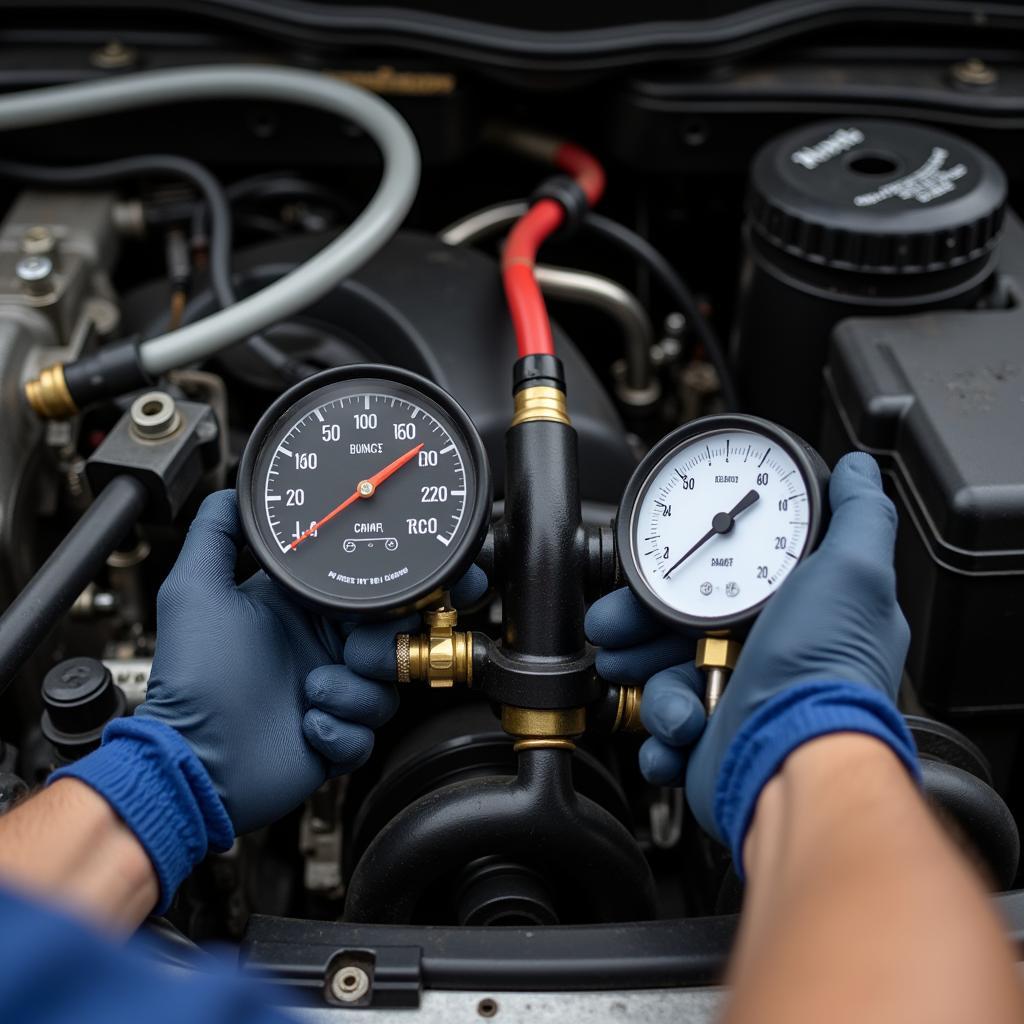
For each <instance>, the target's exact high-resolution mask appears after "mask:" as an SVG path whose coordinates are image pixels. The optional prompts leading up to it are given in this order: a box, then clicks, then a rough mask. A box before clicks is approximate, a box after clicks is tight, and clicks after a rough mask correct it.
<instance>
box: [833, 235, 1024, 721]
mask: <svg viewBox="0 0 1024 1024" xmlns="http://www.w3.org/2000/svg"><path fill="white" fill-rule="evenodd" d="M1000 262H1001V271H1002V273H1003V274H1004V275H1005V281H1004V282H1003V284H1004V286H1005V287H1006V288H1007V289H1008V290H1009V292H1010V294H1011V296H1012V297H1013V303H1012V305H1011V307H1010V308H1007V309H998V310H973V311H952V310H950V311H941V312H939V311H936V312H932V313H924V314H920V315H917V316H907V317H892V318H890V317H874V318H871V319H850V320H845V321H843V322H842V323H841V324H840V325H839V326H838V327H837V329H836V331H835V334H834V336H833V344H832V350H831V355H830V359H829V365H828V367H827V368H826V371H825V381H826V390H827V399H826V403H827V406H828V408H827V414H826V425H825V430H824V436H823V443H822V450H823V452H824V453H825V454H826V456H827V457H828V458H829V459H834V458H836V457H838V456H839V455H840V454H841V453H842V452H844V451H847V450H849V449H850V448H860V449H862V450H865V451H869V452H871V453H872V454H874V455H875V456H876V457H877V458H878V459H879V461H880V463H881V465H882V468H883V472H884V475H885V478H886V487H887V490H888V491H889V494H890V496H891V497H892V498H893V500H894V501H895V503H896V506H897V509H898V511H899V513H900V528H899V536H898V539H897V546H896V569H897V578H898V580H899V597H900V604H901V605H902V607H903V610H904V612H905V613H906V615H907V618H908V620H909V622H910V626H911V631H912V640H911V649H910V656H909V659H908V663H907V667H908V671H909V673H910V676H911V678H912V679H913V681H914V684H915V689H916V690H917V692H918V694H919V696H920V697H921V699H922V701H923V702H924V703H925V705H926V706H928V707H929V708H931V709H933V710H936V711H939V712H944V713H954V712H958V713H962V712H979V711H988V712H992V711H1007V710H1014V711H1022V710H1024V688H1022V687H1021V685H1020V682H1019V679H1020V653H1019V649H1020V640H1019V638H1020V636H1021V634H1022V633H1024V307H1022V306H1021V302H1022V301H1024V228H1022V226H1021V223H1020V221H1019V220H1018V219H1017V218H1015V217H1012V216H1011V217H1009V218H1008V219H1007V223H1006V231H1005V236H1004V245H1003V255H1002V259H1001V261H1000Z"/></svg>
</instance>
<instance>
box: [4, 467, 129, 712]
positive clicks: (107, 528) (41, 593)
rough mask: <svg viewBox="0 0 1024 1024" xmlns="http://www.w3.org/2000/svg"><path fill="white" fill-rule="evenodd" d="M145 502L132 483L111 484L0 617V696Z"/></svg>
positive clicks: (124, 479) (123, 480) (117, 479)
mask: <svg viewBox="0 0 1024 1024" xmlns="http://www.w3.org/2000/svg"><path fill="white" fill-rule="evenodd" d="M146 497H147V495H146V488H145V487H144V486H143V484H141V483H140V482H139V481H138V480H136V479H135V477H132V476H118V477H115V478H114V479H113V480H111V481H110V483H109V484H107V486H106V487H104V488H103V490H102V491H100V493H99V495H98V497H97V498H96V500H95V501H94V502H93V503H92V504H91V505H90V506H89V508H88V509H87V510H86V511H85V513H84V514H83V515H82V518H81V519H79V520H78V522H77V523H75V525H74V526H72V527H71V529H70V530H69V531H68V533H67V535H66V536H65V537H64V539H63V540H62V541H61V542H60V544H58V545H57V547H56V548H55V549H54V551H53V554H51V555H50V557H49V558H48V559H47V560H46V561H45V562H44V563H43V564H42V566H41V567H40V568H39V570H38V571H37V572H36V574H35V575H34V576H33V577H32V579H31V580H29V582H28V584H27V585H26V586H25V589H24V590H22V591H21V593H20V594H18V596H17V597H16V598H15V599H14V600H13V601H12V602H11V603H10V605H8V607H7V610H6V611H5V612H4V613H3V615H2V616H0V694H2V693H3V692H4V690H6V689H7V687H8V686H9V685H10V683H11V681H12V680H13V679H14V677H15V675H16V674H17V673H18V671H19V670H20V669H21V667H22V665H24V664H25V662H26V661H27V660H28V659H29V658H30V657H31V656H32V654H34V653H35V651H36V649H37V648H38V647H39V645H40V644H41V643H42V641H43V640H45V639H46V636H47V634H48V633H49V632H50V630H51V629H53V627H54V626H55V625H56V624H57V621H58V620H59V619H60V617H61V616H62V615H64V614H65V613H66V612H67V611H69V610H70V608H71V606H72V605H73V604H74V603H75V599H76V598H77V597H78V595H79V594H81V592H82V591H83V590H85V588H86V586H87V585H88V584H89V583H90V582H91V581H92V579H93V578H94V577H95V576H96V574H97V573H98V572H99V570H100V569H101V568H102V567H103V564H104V563H105V562H106V560H107V556H108V555H109V554H110V553H111V552H112V551H113V550H114V548H115V547H117V545H118V544H119V543H120V542H121V541H122V540H124V538H125V535H126V534H127V533H128V531H129V530H130V529H131V528H132V526H134V525H135V523H136V522H137V521H138V518H139V516H140V515H142V510H143V508H145V505H146Z"/></svg>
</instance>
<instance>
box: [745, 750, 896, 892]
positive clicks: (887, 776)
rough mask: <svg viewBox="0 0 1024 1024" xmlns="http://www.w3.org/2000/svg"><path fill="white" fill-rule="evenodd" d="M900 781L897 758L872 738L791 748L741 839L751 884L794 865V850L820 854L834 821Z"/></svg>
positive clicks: (852, 816)
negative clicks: (823, 837) (824, 837)
mask: <svg viewBox="0 0 1024 1024" xmlns="http://www.w3.org/2000/svg"><path fill="white" fill-rule="evenodd" d="M900 780H904V781H906V782H907V783H908V784H909V782H910V780H909V778H908V776H907V771H906V769H905V767H904V765H903V764H902V763H901V760H900V758H898V757H897V756H896V754H894V753H893V751H892V749H891V748H890V747H889V746H888V744H886V743H884V742H883V741H881V740H879V739H878V738H877V737H875V736H870V735H866V734H864V733H856V732H839V733H830V734H827V735H824V736H819V737H817V738H816V739H814V740H811V741H809V742H807V743H805V744H802V745H801V746H799V747H797V748H796V749H795V750H793V751H792V753H790V755H789V756H788V757H787V758H786V760H785V761H784V762H783V764H782V766H781V767H780V768H779V770H778V772H776V774H775V775H774V776H772V778H771V779H770V780H769V781H768V782H767V783H766V784H765V786H764V788H763V789H762V790H761V793H760V795H759V797H758V799H757V803H756V805H755V808H754V813H753V816H752V818H751V820H750V826H749V828H748V829H747V834H746V836H745V838H744V841H743V864H744V867H745V869H746V873H747V875H748V876H749V877H750V878H751V880H755V879H757V878H762V877H775V876H777V875H778V873H779V871H782V870H787V865H788V866H789V867H794V868H795V870H797V871H799V870H801V868H800V866H799V865H798V864H794V863H793V859H794V849H796V850H800V849H804V850H806V851H808V852H810V853H811V854H812V855H813V854H814V853H815V852H821V850H822V846H823V841H822V839H821V837H822V836H825V835H829V834H831V833H832V832H833V831H834V828H833V826H834V824H835V823H836V822H848V821H850V820H851V819H855V818H858V817H859V816H860V815H861V813H862V812H863V810H864V809H865V808H866V807H871V806H878V801H879V800H880V798H882V797H883V796H884V795H885V794H886V793H891V792H892V788H893V786H894V785H897V784H899V782H900Z"/></svg>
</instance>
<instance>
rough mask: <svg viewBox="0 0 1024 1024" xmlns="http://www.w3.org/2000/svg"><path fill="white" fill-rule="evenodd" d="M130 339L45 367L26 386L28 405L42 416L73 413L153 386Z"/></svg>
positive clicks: (57, 416)
mask: <svg viewBox="0 0 1024 1024" xmlns="http://www.w3.org/2000/svg"><path fill="white" fill-rule="evenodd" d="M152 383H153V380H152V378H151V377H150V376H149V374H148V373H147V372H146V371H145V370H144V369H143V367H142V362H141V359H140V356H139V346H138V345H137V344H136V342H135V341H134V340H132V339H125V340H124V341H119V342H115V343H114V344H109V345H104V346H103V348H101V349H99V350H97V351H96V352H92V353H90V354H89V355H85V356H82V357H81V358H80V359H76V360H74V361H73V362H70V363H55V364H54V365H53V366H48V367H47V368H46V369H45V370H43V371H42V373H40V374H39V376H38V377H37V378H36V379H35V380H30V381H29V382H28V383H27V384H26V385H25V397H26V399H28V404H29V405H30V406H31V407H32V408H33V409H34V410H35V411H36V412H37V413H38V414H39V415H40V416H42V417H43V418H44V419H48V420H60V419H66V418H67V417H68V416H74V415H75V414H76V413H77V412H78V411H79V410H81V409H84V408H85V407H86V406H87V405H91V404H92V403H93V402H100V401H106V400H107V399H109V398H116V397H117V396H118V395H126V394H129V393H130V392H132V391H137V390H138V389H139V388H143V387H146V386H147V385H152Z"/></svg>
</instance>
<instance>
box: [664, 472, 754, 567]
mask: <svg viewBox="0 0 1024 1024" xmlns="http://www.w3.org/2000/svg"><path fill="white" fill-rule="evenodd" d="M760 497H761V495H760V494H758V493H757V491H747V493H746V494H744V495H743V497H742V498H740V500H739V501H737V502H736V504H735V505H733V507H732V508H731V509H729V511H728V512H718V513H717V514H716V515H715V517H714V519H712V520H711V529H710V530H708V532H707V533H705V534H704V536H703V537H701V539H700V540H699V541H697V543H696V544H694V545H693V547H692V548H690V550H689V551H687V552H686V554H685V555H683V557H682V558H680V559H679V561H677V562H676V563H675V564H674V565H673V566H672V567H671V568H670V569H668V570H667V571H666V573H665V577H664V578H665V579H668V578H669V576H671V575H672V573H674V572H675V571H676V569H678V568H679V566H681V565H682V564H683V562H685V561H686V560H687V559H688V558H689V557H690V555H692V554H693V553H694V551H696V550H697V549H698V548H702V547H703V546H704V545H705V544H707V542H708V541H709V540H711V538H712V537H714V536H715V535H716V534H719V533H728V532H729V531H730V530H731V529H732V527H733V523H735V522H736V517H737V516H738V515H739V514H740V513H741V512H744V511H746V510H747V509H748V508H750V506H751V505H753V504H754V502H755V501H757V499H758V498H760Z"/></svg>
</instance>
